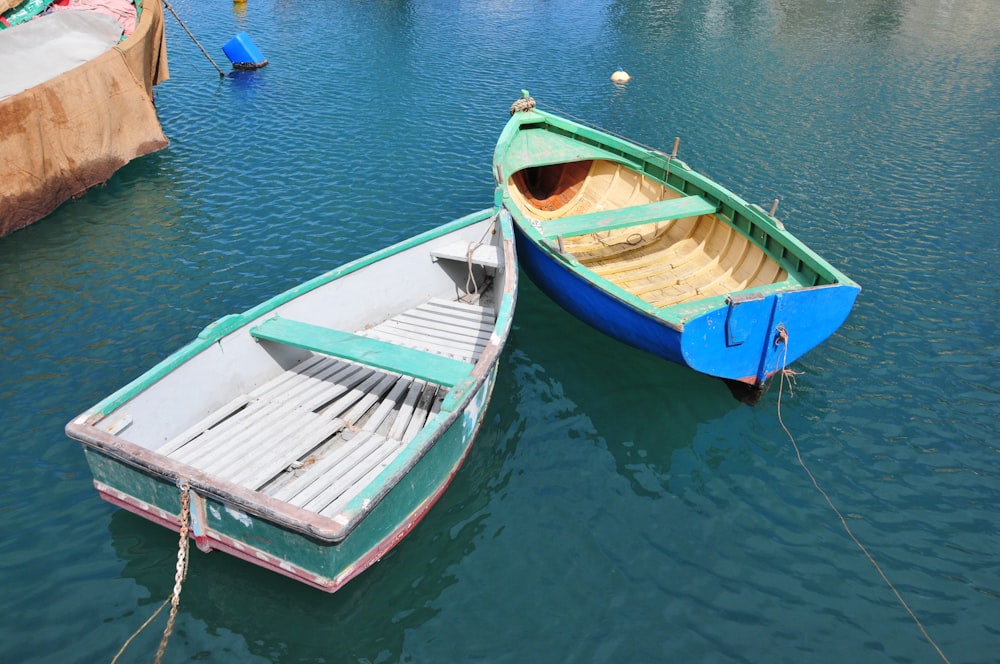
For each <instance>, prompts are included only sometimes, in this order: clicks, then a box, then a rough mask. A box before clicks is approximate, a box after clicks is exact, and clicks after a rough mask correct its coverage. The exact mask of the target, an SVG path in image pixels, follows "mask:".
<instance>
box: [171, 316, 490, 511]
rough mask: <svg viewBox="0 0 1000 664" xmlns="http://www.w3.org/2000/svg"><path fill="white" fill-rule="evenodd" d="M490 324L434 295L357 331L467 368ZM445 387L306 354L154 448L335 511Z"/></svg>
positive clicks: (432, 410) (402, 442) (307, 505)
mask: <svg viewBox="0 0 1000 664" xmlns="http://www.w3.org/2000/svg"><path fill="white" fill-rule="evenodd" d="M494 320H495V313H494V310H493V309H492V308H489V307H484V306H481V305H479V304H471V303H466V302H462V301H449V300H444V299H432V300H430V301H428V302H426V303H424V304H422V305H420V306H418V307H415V308H413V309H411V310H408V311H406V312H403V313H401V314H399V315H397V316H394V317H392V318H390V319H388V320H386V321H384V322H382V323H380V324H379V325H376V326H374V327H372V328H370V329H367V330H361V331H359V332H358V333H357V336H359V337H363V338H365V339H371V340H375V342H376V343H385V344H392V345H399V346H404V347H406V348H410V349H413V350H414V351H417V352H420V353H429V354H433V355H435V356H440V357H443V358H449V359H451V360H452V361H456V362H462V363H470V364H471V363H474V362H475V360H476V358H478V357H479V355H480V354H481V353H482V352H483V349H484V348H485V347H486V344H487V343H488V341H489V338H490V335H491V333H492V331H493V326H494ZM261 343H263V344H280V343H281V342H279V341H273V340H268V339H266V338H265V339H263V340H262V342H261ZM446 383H447V381H441V382H434V381H432V380H425V379H421V378H417V377H414V376H412V375H408V374H406V373H401V372H394V371H390V370H387V369H381V368H378V367H373V366H368V365H366V364H362V363H360V362H357V361H351V360H349V359H345V358H340V357H333V356H330V355H328V354H325V353H321V352H310V353H308V355H307V357H306V359H304V360H303V361H301V362H299V363H298V364H297V365H295V366H294V367H292V368H290V369H288V370H287V371H284V372H283V373H281V374H280V375H278V376H276V377H274V378H272V379H270V380H269V381H267V382H266V383H264V384H263V385H260V386H259V387H258V388H257V389H255V390H253V391H252V392H250V393H249V394H245V395H241V396H240V397H238V398H237V399H235V400H233V401H232V402H230V403H229V404H227V405H226V406H225V407H223V408H221V409H218V410H216V411H215V412H213V413H212V414H211V415H209V416H208V417H206V418H205V419H203V420H202V421H200V422H198V423H197V424H195V425H194V426H192V427H190V428H189V429H188V430H186V431H184V432H183V433H181V434H180V435H178V436H176V437H175V438H174V439H173V440H171V441H169V442H167V443H166V444H165V445H163V446H162V447H160V448H159V449H157V452H158V453H159V454H162V455H165V456H167V457H169V458H171V459H174V460H176V461H179V462H182V463H185V464H188V465H190V466H193V467H195V468H198V469H199V470H202V471H203V472H206V473H208V474H211V475H213V476H215V477H218V478H220V479H223V480H225V481H228V482H232V483H234V484H237V485H239V486H242V487H244V488H246V489H249V490H251V491H259V492H262V493H264V494H266V495H268V496H271V497H273V498H276V499H279V500H282V501H286V502H288V503H290V504H293V505H296V506H299V507H302V508H304V509H306V510H309V511H312V512H315V513H318V514H322V515H325V516H335V515H336V514H338V513H339V511H340V510H341V509H342V508H343V507H344V505H346V504H347V503H348V502H349V501H350V500H351V499H352V498H354V497H355V496H356V495H358V494H359V493H360V492H361V491H362V490H363V489H364V488H365V487H366V486H367V485H368V484H369V483H370V482H371V481H372V480H373V479H374V478H375V476H376V475H378V474H379V473H380V472H381V471H382V470H383V469H384V468H385V467H386V466H388V465H389V463H391V462H392V460H393V459H395V458H396V456H397V455H398V454H399V453H400V452H401V451H402V450H403V449H404V447H405V446H406V444H407V443H408V442H410V441H411V440H412V439H413V438H414V436H416V435H417V433H418V432H419V431H420V430H421V429H422V428H423V426H424V424H425V423H426V422H427V421H428V419H429V418H431V417H433V416H434V415H435V414H436V413H437V412H438V411H439V409H440V407H441V403H442V401H443V399H444V397H445V395H446V394H447V390H448V387H449V385H448V384H446ZM292 432H294V435H292Z"/></svg>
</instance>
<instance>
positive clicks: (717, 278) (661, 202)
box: [509, 159, 795, 308]
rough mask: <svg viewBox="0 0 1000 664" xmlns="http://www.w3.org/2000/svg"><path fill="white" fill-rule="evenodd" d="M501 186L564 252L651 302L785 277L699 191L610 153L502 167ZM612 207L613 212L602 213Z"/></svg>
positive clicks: (676, 301) (664, 302)
mask: <svg viewBox="0 0 1000 664" xmlns="http://www.w3.org/2000/svg"><path fill="white" fill-rule="evenodd" d="M509 190H510V193H511V196H512V198H513V200H514V202H515V203H516V204H517V206H518V207H519V208H520V209H521V211H522V212H523V213H524V214H526V215H527V216H529V217H530V218H533V219H537V220H538V221H539V222H540V230H541V232H542V233H543V234H544V235H546V236H547V237H551V238H552V239H553V241H554V242H558V245H559V248H560V250H561V251H562V252H563V253H566V254H570V255H572V256H573V257H574V258H575V259H576V260H577V261H579V263H581V264H582V265H583V266H584V267H586V268H589V269H590V270H592V271H593V272H595V273H596V274H597V275H599V276H601V277H603V278H605V279H607V280H609V281H611V282H612V283H614V284H616V285H617V286H619V287H621V288H623V289H624V290H626V291H628V292H629V293H631V294H633V295H635V296H636V297H639V298H641V299H643V300H645V301H646V302H648V303H649V304H651V305H653V306H656V307H660V308H663V307H670V306H673V305H677V304H682V303H684V302H688V301H691V300H697V299H702V298H705V297H711V296H715V295H726V294H730V293H734V292H737V291H742V290H746V289H749V288H756V287H759V286H767V285H769V284H775V283H779V282H782V281H785V280H787V279H789V278H790V276H789V273H788V272H787V271H786V270H785V269H784V268H783V267H782V266H781V265H779V264H778V262H776V261H775V260H774V259H773V258H771V257H770V256H768V255H767V253H765V251H764V250H763V249H762V248H761V247H760V246H759V245H758V244H756V243H755V242H754V241H753V240H751V239H750V238H749V237H748V236H747V234H746V233H744V232H742V231H741V230H738V229H737V228H736V227H735V226H734V225H733V224H732V223H731V220H729V219H727V218H726V217H725V216H724V215H723V214H721V213H719V212H717V211H715V206H712V205H708V206H705V203H706V201H705V200H704V199H702V198H701V197H700V196H690V195H685V194H684V193H682V192H680V191H677V190H676V189H674V188H672V187H669V186H667V185H665V184H663V183H661V182H659V181H657V180H654V179H652V178H649V177H647V176H644V175H642V174H641V173H638V172H636V171H635V170H632V169H630V168H627V167H625V166H623V165H620V164H617V163H614V162H612V161H606V160H600V159H595V160H587V161H577V162H569V163H560V164H555V165H551V166H539V167H531V168H526V169H523V170H520V171H518V172H516V173H514V174H513V175H512V176H511V178H510V182H509ZM695 199H697V200H695ZM615 210H618V211H621V212H620V213H618V215H617V216H619V217H621V219H619V220H618V221H617V222H616V221H615V220H614V218H613V217H614V216H616V215H609V214H607V212H608V211H615ZM571 218H572V219H571ZM547 227H549V228H550V229H552V230H550V231H546V228H547ZM794 276H795V275H792V278H794Z"/></svg>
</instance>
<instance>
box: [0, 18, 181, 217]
mask: <svg viewBox="0 0 1000 664" xmlns="http://www.w3.org/2000/svg"><path fill="white" fill-rule="evenodd" d="M4 1H5V0H0V2H4ZM168 77H169V71H168V69H167V49H166V40H165V37H164V30H163V8H162V7H161V6H160V3H159V0H146V1H145V2H144V3H143V8H142V14H141V15H140V17H139V24H138V26H137V27H136V30H135V32H134V33H133V34H132V36H131V37H129V38H128V39H126V40H125V41H124V42H121V44H119V45H118V46H116V47H115V48H113V49H111V50H110V51H107V52H106V53H104V54H102V55H100V56H98V57H96V58H94V59H93V60H90V61H89V62H86V63H84V64H82V65H80V66H79V67H76V68H74V69H71V70H70V71H67V72H65V73H63V74H60V75H59V76H56V77H55V78H52V79H50V80H49V81H47V82H45V83H43V84H41V85H36V86H35V87H33V88H30V89H28V90H25V91H24V92H21V93H18V94H16V95H13V96H11V97H7V98H6V99H0V236H4V235H7V234H8V233H12V232H13V231H16V230H17V229H19V228H23V227H24V226H27V225H28V224H30V223H32V222H34V221H37V220H39V219H41V218H42V217H44V216H46V215H47V214H49V213H50V212H52V211H53V210H55V209H56V208H57V207H59V205H61V204H62V203H63V202H64V201H66V200H68V199H70V198H72V197H74V196H79V195H81V194H83V193H84V192H85V191H87V189H89V188H90V187H93V186H94V185H97V184H101V183H102V182H105V181H107V179H108V178H110V177H111V176H112V175H113V174H114V172H115V171H117V170H118V169H119V168H121V167H122V166H124V165H125V164H127V163H128V162H129V161H131V160H132V159H135V158H136V157H140V156H142V155H145V154H149V153H150V152H155V151H156V150H160V149H162V148H164V147H166V146H167V144H168V141H167V138H166V136H164V135H163V129H162V128H161V127H160V122H159V119H158V118H157V117H156V109H155V108H154V107H153V86H154V85H156V84H157V83H160V82H162V81H165V80H167V78H168Z"/></svg>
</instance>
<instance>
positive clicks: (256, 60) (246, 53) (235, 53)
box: [222, 32, 267, 69]
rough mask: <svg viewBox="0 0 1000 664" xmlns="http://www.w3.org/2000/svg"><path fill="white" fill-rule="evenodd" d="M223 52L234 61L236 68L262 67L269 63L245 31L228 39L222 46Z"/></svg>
mask: <svg viewBox="0 0 1000 664" xmlns="http://www.w3.org/2000/svg"><path fill="white" fill-rule="evenodd" d="M222 52H223V53H225V54H226V57H227V58H229V61H230V62H231V63H233V67H234V68H235V69H260V68H261V67H263V66H264V65H266V64H267V58H265V57H264V54H263V53H261V52H260V49H259V48H257V45H256V44H254V43H253V40H252V39H250V35H248V34H247V33H245V32H241V33H240V34H238V35H236V36H235V37H233V38H232V39H230V40H229V41H227V42H226V43H225V44H224V45H223V47H222Z"/></svg>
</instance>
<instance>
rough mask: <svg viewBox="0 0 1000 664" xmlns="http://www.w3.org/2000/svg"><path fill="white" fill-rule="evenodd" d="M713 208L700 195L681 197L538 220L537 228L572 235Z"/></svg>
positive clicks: (549, 233)
mask: <svg viewBox="0 0 1000 664" xmlns="http://www.w3.org/2000/svg"><path fill="white" fill-rule="evenodd" d="M717 209H718V206H716V205H715V204H714V203H709V202H708V201H706V200H705V199H704V198H702V197H701V196H683V197H681V198H671V199H668V200H665V201H656V202H654V203H647V204H645V205H635V206H633V207H628V208H621V209H616V210H602V211H600V212H590V213H587V214H580V215H576V216H572V217H565V218H559V219H549V220H546V221H544V222H542V229H541V230H542V234H543V235H544V236H545V237H546V238H555V237H559V236H563V237H572V236H574V235H587V234H589V233H598V232H601V231H613V230H616V229H619V228H628V227H630V226H639V225H642V224H651V223H653V222H657V221H673V220H674V219H683V218H684V217H698V216H701V215H703V214H714V213H715V212H716V210H717Z"/></svg>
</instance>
